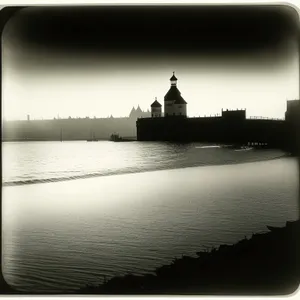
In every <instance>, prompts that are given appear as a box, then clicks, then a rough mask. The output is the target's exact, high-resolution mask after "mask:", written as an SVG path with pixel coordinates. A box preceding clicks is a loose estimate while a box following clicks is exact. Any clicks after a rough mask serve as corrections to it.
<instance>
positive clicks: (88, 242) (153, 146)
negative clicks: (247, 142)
mask: <svg viewBox="0 0 300 300" xmlns="http://www.w3.org/2000/svg"><path fill="white" fill-rule="evenodd" d="M2 168H3V188H2V222H3V243H2V247H3V266H2V270H3V275H4V277H5V279H6V281H7V282H8V283H9V284H11V285H13V286H14V287H16V288H17V289H18V290H20V291H24V292H31V291H35V292H41V293H49V292H64V291H71V290H76V289H78V288H79V287H81V286H84V285H85V284H88V283H91V284H97V283H100V282H101V281H102V280H103V276H106V277H107V278H109V277H111V276H116V275H122V274H126V273H133V274H140V273H145V272H150V271H152V270H153V269H154V268H155V267H157V266H160V265H162V264H166V263H170V261H171V260H172V259H173V258H174V257H179V256H181V255H195V252H196V251H199V250H201V249H204V248H207V247H213V246H218V245H220V244H222V243H234V242H236V241H237V240H239V239H241V238H243V237H244V236H249V235H251V234H252V233H253V232H260V231H265V230H266V225H273V226H281V225H284V223H285V221H287V220H296V219H297V218H298V206H297V204H298V166H297V161H296V159H295V158H291V157H286V156H284V153H283V152H281V151H276V150H254V149H252V150H245V151H235V150H231V149H225V148H220V147H211V146H209V147H207V145H204V144H188V145H179V144H171V143H152V142H151V143H139V142H124V143H113V142H91V143H87V142H62V143H61V142H26V143H22V142H20V143H17V142H16V143H3V165H2Z"/></svg>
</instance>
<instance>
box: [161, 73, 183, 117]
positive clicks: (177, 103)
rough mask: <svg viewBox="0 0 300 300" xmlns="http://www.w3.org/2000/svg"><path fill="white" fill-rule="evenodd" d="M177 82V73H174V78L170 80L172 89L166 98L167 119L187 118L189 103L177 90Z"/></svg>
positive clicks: (165, 110)
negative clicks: (173, 117)
mask: <svg viewBox="0 0 300 300" xmlns="http://www.w3.org/2000/svg"><path fill="white" fill-rule="evenodd" d="M177 80H178V79H177V78H176V76H175V72H173V76H172V77H171V78H170V82H171V87H170V89H169V91H168V92H167V94H166V95H165V98H164V100H165V101H164V112H165V117H170V116H183V117H186V116H187V113H186V105H187V102H186V101H185V100H184V99H183V98H182V96H181V93H180V91H179V90H178V88H177Z"/></svg>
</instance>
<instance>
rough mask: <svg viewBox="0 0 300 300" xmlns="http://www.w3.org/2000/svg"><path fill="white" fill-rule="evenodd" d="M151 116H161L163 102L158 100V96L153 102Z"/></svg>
mask: <svg viewBox="0 0 300 300" xmlns="http://www.w3.org/2000/svg"><path fill="white" fill-rule="evenodd" d="M151 117H152V118H157V117H161V104H160V103H159V102H158V101H157V99H156V97H155V101H154V102H153V103H152V104H151Z"/></svg>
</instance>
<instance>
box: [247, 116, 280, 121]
mask: <svg viewBox="0 0 300 300" xmlns="http://www.w3.org/2000/svg"><path fill="white" fill-rule="evenodd" d="M248 119H251V120H275V121H284V118H270V117H256V116H251V117H249V118H248Z"/></svg>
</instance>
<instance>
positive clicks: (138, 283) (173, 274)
mask: <svg viewBox="0 0 300 300" xmlns="http://www.w3.org/2000/svg"><path fill="white" fill-rule="evenodd" d="M267 227H268V229H269V232H266V233H262V234H253V235H252V237H251V238H250V239H247V238H245V239H243V240H241V241H239V242H238V243H236V244H234V245H221V246H220V247H219V248H217V249H212V250H211V251H207V252H197V256H198V257H195V258H194V257H188V256H183V257H182V258H179V259H175V260H173V262H172V263H171V264H170V265H165V266H162V267H159V268H157V269H156V270H155V275H150V274H146V275H143V276H135V275H126V276H123V277H114V278H112V279H110V280H109V281H107V282H105V283H104V284H100V285H99V286H87V287H85V288H82V289H81V290H80V291H78V293H80V294H240V295H243V294H251V295H274V294H290V293H293V292H294V291H295V290H296V289H297V288H298V286H299V282H300V280H299V279H300V276H299V275H300V272H299V267H300V263H299V256H300V251H299V250H300V247H299V236H300V235H299V233H300V222H299V221H296V222H287V223H286V226H285V227H283V228H275V227H269V226H267Z"/></svg>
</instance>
